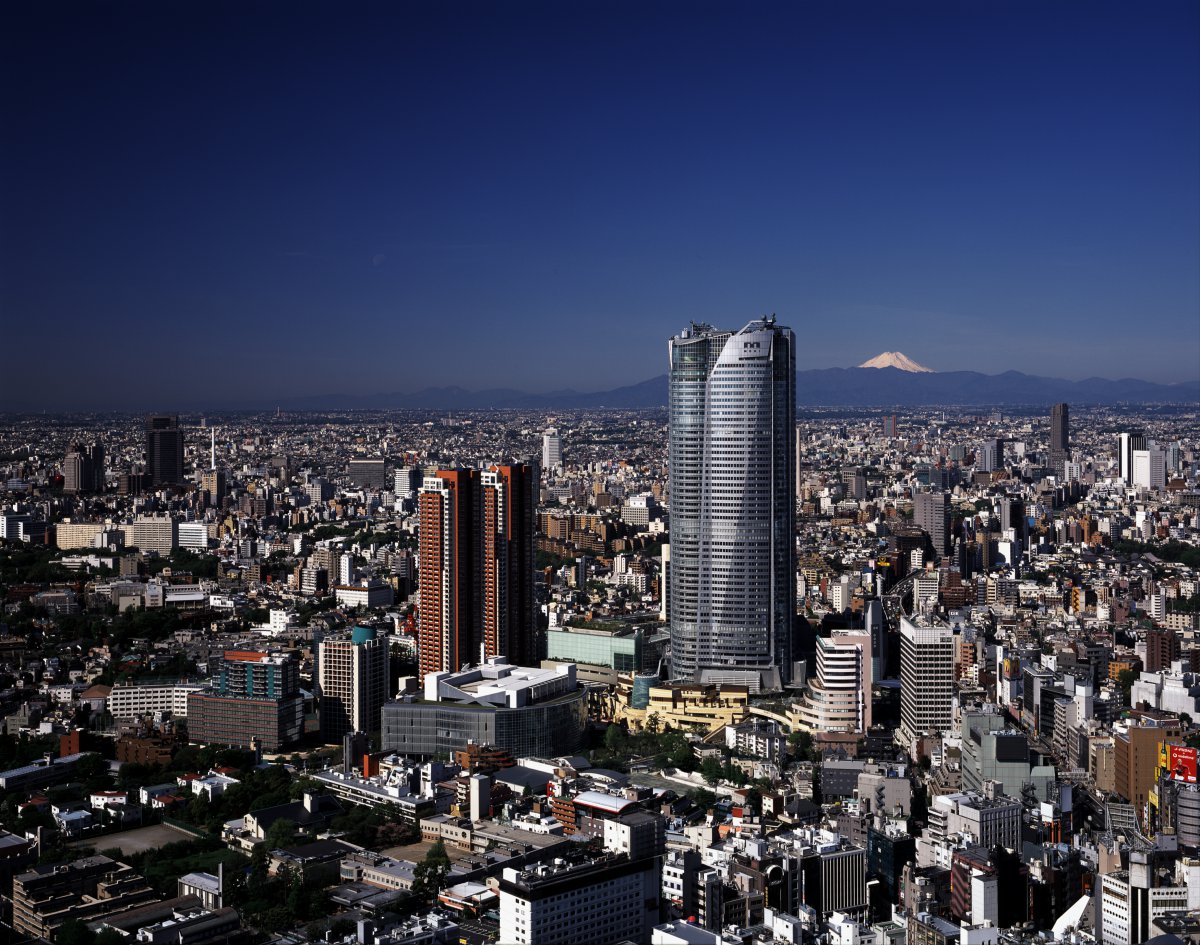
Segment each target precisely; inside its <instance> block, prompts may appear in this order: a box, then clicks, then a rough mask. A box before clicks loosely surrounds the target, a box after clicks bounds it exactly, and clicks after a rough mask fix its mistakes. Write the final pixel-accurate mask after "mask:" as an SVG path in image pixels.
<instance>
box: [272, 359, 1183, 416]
mask: <svg viewBox="0 0 1200 945" xmlns="http://www.w3.org/2000/svg"><path fill="white" fill-rule="evenodd" d="M893 354H898V352H893ZM880 357H882V356H880ZM901 357H903V356H901ZM873 360H878V359H873ZM905 360H906V361H907V360H908V359H905ZM909 363H910V364H915V362H911V361H910V362H909ZM918 368H919V366H918ZM1060 401H1066V402H1067V403H1071V404H1120V403H1197V402H1200V380H1196V381H1189V382H1187V383H1183V384H1156V383H1154V382H1153V381H1142V380H1137V379H1134V378H1122V379H1121V380H1116V381H1113V380H1106V379H1105V378H1102V377H1089V378H1088V379H1086V380H1082V381H1068V380H1063V379H1061V378H1054V377H1037V376H1035V375H1032V374H1022V373H1021V372H1020V371H1005V372H1004V373H1003V374H980V373H979V372H977V371H942V372H934V371H929V370H928V369H925V370H919V369H918V370H914V369H913V368H907V369H903V368H898V367H852V368H825V369H822V370H813V371H797V372H796V402H797V403H798V404H799V405H800V406H814V407H818V406H820V407H836V406H846V407H890V406H896V407H914V406H922V405H937V404H961V405H965V406H970V405H1003V404H1008V405H1017V404H1022V405H1030V406H1044V405H1047V404H1054V403H1058V402H1060ZM666 404H667V376H666V375H665V374H662V375H659V376H658V377H653V378H650V379H649V380H646V381H642V382H641V383H640V384H632V385H629V386H627V387H617V388H614V389H613V390H606V391H597V392H594V393H581V392H580V391H576V390H569V389H568V390H558V391H551V392H550V393H546V394H530V393H527V392H525V391H521V390H513V389H508V388H499V389H492V390H479V391H472V390H466V389H465V388H462V387H427V388H425V389H424V390H419V391H416V392H414V393H390V394H372V395H367V396H347V395H328V396H310V397H300V398H292V399H290V400H285V401H283V402H282V403H281V404H280V406H282V407H283V408H284V409H287V410H319V409H387V408H401V407H407V408H413V409H431V410H477V409H488V408H495V409H521V408H524V409H532V410H537V409H548V410H552V409H563V410H568V409H588V408H600V407H613V408H626V409H630V408H639V407H665V406H666Z"/></svg>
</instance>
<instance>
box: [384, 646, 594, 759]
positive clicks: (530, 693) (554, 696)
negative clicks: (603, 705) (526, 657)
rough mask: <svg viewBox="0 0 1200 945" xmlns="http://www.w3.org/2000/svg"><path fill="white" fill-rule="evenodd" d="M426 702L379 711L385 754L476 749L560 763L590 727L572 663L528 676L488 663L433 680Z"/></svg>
mask: <svg viewBox="0 0 1200 945" xmlns="http://www.w3.org/2000/svg"><path fill="white" fill-rule="evenodd" d="M423 695H424V698H423V699H417V698H415V697H413V696H412V695H402V696H401V697H400V698H399V699H394V700H392V701H390V702H388V703H387V704H386V705H384V707H383V733H382V746H383V750H384V751H397V752H402V753H404V754H407V755H423V756H430V757H432V756H434V755H442V754H445V755H448V754H450V753H452V752H455V751H460V750H462V749H463V747H464V746H465V745H466V744H467V743H468V742H474V743H475V744H477V745H492V746H494V747H497V748H503V749H506V750H507V751H509V752H510V753H511V754H512V755H513V756H514V757H528V756H536V757H539V758H557V757H561V756H563V755H569V754H572V753H574V752H575V751H578V749H579V745H580V740H581V739H582V737H583V732H584V727H585V726H586V724H587V690H586V689H585V688H584V687H583V686H582V685H580V683H579V682H578V680H577V679H576V676H575V666H574V665H573V664H570V663H566V664H562V665H558V666H554V667H552V668H546V669H533V668H530V667H523V666H513V665H511V664H509V663H504V662H501V661H499V660H498V659H490V660H488V661H487V662H485V663H483V664H481V665H478V666H468V667H466V668H465V669H463V670H461V671H460V672H452V673H451V672H436V673H430V674H429V675H427V676H426V677H425V681H424V689H423Z"/></svg>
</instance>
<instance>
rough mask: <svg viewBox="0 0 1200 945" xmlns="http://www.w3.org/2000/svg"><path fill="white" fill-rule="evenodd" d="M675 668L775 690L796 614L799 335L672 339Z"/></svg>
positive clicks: (772, 331)
mask: <svg viewBox="0 0 1200 945" xmlns="http://www.w3.org/2000/svg"><path fill="white" fill-rule="evenodd" d="M670 360H671V367H670V447H669V449H670V490H671V492H670V496H671V569H670V575H669V614H668V617H669V621H670V631H671V676H672V678H674V679H678V680H694V681H696V682H725V683H740V684H745V685H748V686H749V687H751V689H752V690H758V689H776V688H779V687H780V686H781V684H782V683H783V682H786V681H787V678H788V676H789V674H790V671H791V648H792V620H793V617H794V614H795V596H796V592H795V571H796V567H795V565H796V551H795V548H796V545H795V542H796V539H795V520H796V509H795V504H794V503H795V499H794V496H793V492H794V483H795V478H796V467H795V462H796V453H795V449H794V443H795V436H796V432H795V431H796V389H795V383H796V382H795V378H796V354H795V335H793V334H792V331H791V329H790V328H783V327H780V326H778V325H776V324H775V319H774V317H773V316H772V317H769V318H761V319H757V320H755V321H752V322H751V323H750V324H748V325H747V326H746V327H745V328H743V329H742V330H741V331H738V332H731V331H720V330H718V329H715V328H713V327H711V326H709V325H697V324H693V325H692V326H691V327H690V328H689V329H687V330H686V331H684V332H682V333H680V334H679V335H676V336H675V337H674V338H672V339H671V342H670Z"/></svg>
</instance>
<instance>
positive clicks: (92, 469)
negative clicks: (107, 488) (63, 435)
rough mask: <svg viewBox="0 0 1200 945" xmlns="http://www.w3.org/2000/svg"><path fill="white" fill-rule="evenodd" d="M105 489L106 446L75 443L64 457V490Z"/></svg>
mask: <svg viewBox="0 0 1200 945" xmlns="http://www.w3.org/2000/svg"><path fill="white" fill-rule="evenodd" d="M103 491H104V447H103V446H101V445H100V444H99V443H94V444H93V445H91V446H84V445H83V444H82V443H75V444H73V445H72V446H71V449H70V450H68V452H67V455H66V457H65V458H64V459H63V492H70V493H83V492H103Z"/></svg>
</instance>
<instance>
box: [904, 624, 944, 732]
mask: <svg viewBox="0 0 1200 945" xmlns="http://www.w3.org/2000/svg"><path fill="white" fill-rule="evenodd" d="M953 715H954V631H953V629H952V628H951V627H950V626H948V625H947V624H943V623H937V622H934V621H929V620H925V619H922V618H917V617H914V618H911V619H910V618H908V617H901V618H900V735H901V738H902V739H903V743H904V744H905V745H906V746H911V745H912V744H913V742H914V740H915V739H916V738H917V737H918V736H921V735H924V734H926V733H929V734H938V733H941V732H944V731H948V730H949V729H950V727H951V725H952V723H953Z"/></svg>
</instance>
